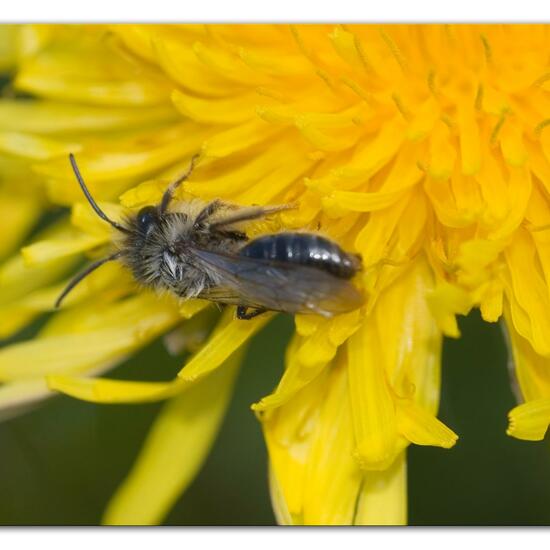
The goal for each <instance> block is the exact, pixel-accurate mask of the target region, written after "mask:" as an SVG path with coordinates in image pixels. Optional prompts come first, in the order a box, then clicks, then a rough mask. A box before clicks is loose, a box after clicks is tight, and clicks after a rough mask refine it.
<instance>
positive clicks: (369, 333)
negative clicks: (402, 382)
mask: <svg viewBox="0 0 550 550" xmlns="http://www.w3.org/2000/svg"><path fill="white" fill-rule="evenodd" d="M347 350H348V372H349V392H350V399H351V409H352V418H353V426H354V430H355V439H356V441H357V449H356V453H357V459H358V461H359V464H360V465H361V467H362V468H364V469H366V470H383V469H385V468H387V467H388V466H389V465H390V464H391V463H392V462H393V460H394V458H395V452H396V445H397V425H396V416H395V406H394V403H393V399H392V397H391V394H390V391H389V388H388V385H387V380H386V375H385V373H384V366H383V363H382V361H381V360H380V354H381V349H380V347H379V344H378V341H377V339H376V335H375V327H374V323H372V322H369V320H366V321H365V322H364V323H363V326H362V327H361V328H360V329H359V330H358V331H357V332H356V333H355V334H353V336H351V338H350V339H349V340H348V342H347Z"/></svg>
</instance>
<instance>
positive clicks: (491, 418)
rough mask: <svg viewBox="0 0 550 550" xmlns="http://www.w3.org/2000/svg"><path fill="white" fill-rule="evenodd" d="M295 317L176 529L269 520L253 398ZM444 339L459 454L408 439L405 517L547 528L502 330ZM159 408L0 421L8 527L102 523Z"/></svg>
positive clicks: (447, 403)
mask: <svg viewBox="0 0 550 550" xmlns="http://www.w3.org/2000/svg"><path fill="white" fill-rule="evenodd" d="M292 328H293V326H292V320H291V318H289V317H287V316H279V317H278V318H277V319H275V321H274V322H272V323H271V324H270V325H269V326H268V327H267V329H265V330H264V331H263V332H262V333H261V334H259V335H258V336H257V337H256V338H255V340H254V342H253V343H252V345H251V347H250V350H249V353H248V356H247V360H246V363H245V365H244V368H243V370H242V372H241V375H240V378H239V380H238V383H237V390H236V393H235V396H234V398H233V401H232V404H231V407H230V410H229V414H228V415H227V418H226V420H225V422H224V424H223V426H222V430H221V433H220V436H219V438H218V440H217V442H216V444H215V446H214V449H213V452H212V453H211V455H210V457H209V458H208V460H207V462H206V464H205V466H204V468H203V470H202V472H201V473H200V475H199V476H198V478H197V479H196V480H195V482H194V483H193V484H192V485H191V487H190V488H189V490H188V491H187V492H186V494H185V495H184V496H183V497H182V498H181V499H180V500H179V501H178V503H177V504H176V506H175V507H174V508H173V510H172V511H171V512H170V514H169V516H168V518H167V519H166V523H167V524H170V525H271V524H273V523H274V518H273V514H272V512H271V507H270V502H269V495H268V490H267V482H266V451H265V446H264V443H263V439H262V434H261V430H260V425H259V423H258V422H257V421H256V419H255V417H254V415H253V414H252V412H251V411H250V409H249V405H250V404H251V403H252V402H254V401H256V400H258V398H260V397H262V396H263V395H265V394H267V393H269V392H270V391H271V389H272V388H273V387H274V386H275V384H276V382H277V380H278V378H279V376H280V374H281V371H282V365H283V354H284V346H285V342H286V341H287V340H288V338H289V336H290V334H291V332H292ZM461 329H462V332H463V337H462V339H460V340H452V341H451V340H449V341H446V342H445V346H444V356H443V363H444V368H443V385H442V398H441V411H440V416H441V418H442V420H443V421H444V422H446V423H447V424H448V425H449V426H450V427H452V428H453V429H454V430H455V431H456V432H457V433H459V435H460V440H459V442H458V443H457V445H456V447H455V448H454V449H452V450H448V451H446V450H442V449H435V448H430V447H416V446H412V447H411V448H410V451H409V503H410V505H409V518H410V523H412V524H416V525H532V524H544V525H547V524H550V452H549V449H548V444H547V442H546V441H545V442H538V443H528V442H522V441H517V440H515V439H512V438H510V437H508V436H506V434H505V430H506V413H507V411H508V410H509V409H510V408H511V407H512V406H513V405H514V403H515V401H514V397H513V395H512V392H511V390H510V383H509V379H508V371H507V368H506V360H507V359H506V351H505V348H504V343H503V338H502V335H501V332H500V327H499V326H498V325H489V324H485V323H482V321H481V320H480V318H479V315H478V314H477V313H474V314H472V315H470V316H469V317H467V318H465V319H462V320H461ZM180 363H181V359H178V358H174V357H171V356H169V355H168V354H167V352H166V351H165V349H164V347H163V345H162V343H161V342H160V341H157V342H155V343H154V344H152V345H151V346H149V347H148V348H147V349H145V350H143V351H142V352H141V353H140V354H138V355H137V356H135V357H134V358H132V359H131V360H129V361H128V362H127V363H126V364H124V365H122V366H120V367H119V368H118V369H116V371H114V372H113V373H112V374H111V376H116V377H118V378H131V379H136V380H138V379H139V380H154V379H156V380H159V379H169V378H170V377H171V376H173V375H174V373H175V372H177V370H178V369H179V367H180ZM159 407H160V405H159V404H148V405H131V406H126V405H116V406H114V405H113V406H105V405H103V406H99V405H93V404H90V403H83V402H79V401H75V400H72V399H70V398H67V397H57V398H55V399H51V400H49V401H48V402H46V403H45V404H44V405H42V406H40V407H38V408H36V409H35V410H33V411H32V412H30V413H27V414H26V415H23V416H20V417H18V418H15V419H12V420H10V421H7V422H5V423H3V424H0V495H1V496H0V523H1V524H3V525H28V524H33V525H75V524H79V525H94V524H97V523H98V522H99V521H100V517H101V513H102V510H103V508H104V506H105V503H106V502H107V500H108V499H109V496H110V495H111V494H112V493H113V491H114V490H115V488H116V487H117V485H118V484H119V483H120V481H121V480H122V479H123V478H124V476H125V474H126V472H127V471H128V469H129V468H130V465H131V464H132V462H133V460H134V458H135V456H136V454H137V453H138V451H139V448H140V446H141V444H142V442H143V439H144V437H145V435H146V433H147V430H148V428H149V426H150V425H151V423H152V422H153V420H154V418H155V415H156V414H157V412H158V410H159Z"/></svg>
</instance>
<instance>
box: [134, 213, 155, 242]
mask: <svg viewBox="0 0 550 550" xmlns="http://www.w3.org/2000/svg"><path fill="white" fill-rule="evenodd" d="M159 223H160V213H159V210H158V208H157V207H156V206H144V207H143V208H142V209H141V210H140V211H139V212H138V213H137V215H136V218H135V228H136V230H137V232H138V233H139V235H140V236H141V237H147V236H148V235H149V234H150V233H151V231H154V230H155V229H156V228H157V227H158V225H159Z"/></svg>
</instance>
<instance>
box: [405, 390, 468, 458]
mask: <svg viewBox="0 0 550 550" xmlns="http://www.w3.org/2000/svg"><path fill="white" fill-rule="evenodd" d="M397 428H398V430H399V432H400V433H401V434H402V435H403V436H404V437H406V438H407V439H408V440H409V441H411V442H412V443H416V445H435V446H437V447H443V448H444V449H450V448H451V447H453V446H454V444H455V443H456V440H457V439H458V436H457V435H456V434H455V433H454V432H453V431H452V430H450V429H449V428H447V426H445V424H443V423H442V422H440V421H439V420H438V419H437V418H435V416H433V415H431V414H430V413H429V412H428V411H426V410H425V409H423V408H422V407H419V406H418V405H416V404H415V403H414V402H412V401H410V400H402V401H400V402H399V404H398V407H397Z"/></svg>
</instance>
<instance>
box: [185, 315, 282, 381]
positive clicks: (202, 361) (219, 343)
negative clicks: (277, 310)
mask: <svg viewBox="0 0 550 550" xmlns="http://www.w3.org/2000/svg"><path fill="white" fill-rule="evenodd" d="M234 316H235V310H234V308H230V307H228V308H226V311H225V312H224V313H223V315H222V318H221V320H220V322H219V324H218V326H217V328H216V330H215V331H214V332H213V333H212V336H210V338H209V339H208V341H207V342H206V344H205V345H204V346H203V347H202V348H201V350H200V351H199V352H198V353H196V354H195V355H194V356H193V358H192V359H191V360H190V361H189V362H188V363H187V364H186V365H185V367H184V368H183V369H182V370H181V371H180V372H179V373H178V377H180V378H181V379H182V380H185V381H187V382H194V381H195V380H198V379H199V378H201V377H203V376H204V375H206V374H208V373H209V372H211V371H213V370H215V369H216V368H218V367H219V366H220V365H221V364H222V363H223V362H224V361H225V360H226V359H227V358H228V357H229V356H230V355H231V354H232V353H233V352H234V351H236V350H237V349H239V348H240V347H241V346H242V345H243V344H244V343H245V342H246V341H247V340H249V339H250V338H251V337H252V336H253V335H254V334H255V333H256V332H258V331H259V330H260V329H262V328H263V327H264V326H265V325H266V324H267V322H268V321H270V320H271V318H272V317H273V315H271V314H264V315H260V316H258V317H256V318H255V319H250V320H249V321H241V320H239V319H235V318H234Z"/></svg>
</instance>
